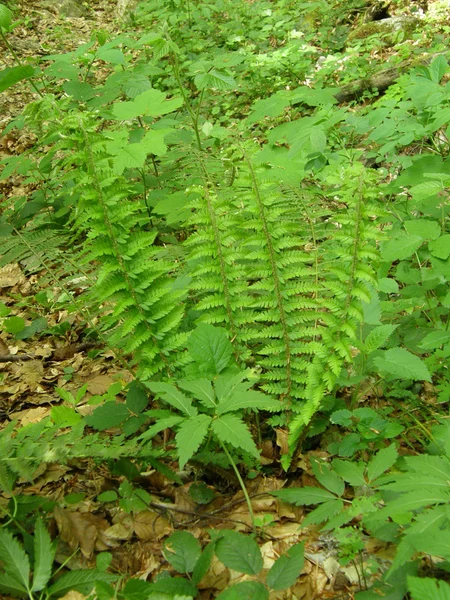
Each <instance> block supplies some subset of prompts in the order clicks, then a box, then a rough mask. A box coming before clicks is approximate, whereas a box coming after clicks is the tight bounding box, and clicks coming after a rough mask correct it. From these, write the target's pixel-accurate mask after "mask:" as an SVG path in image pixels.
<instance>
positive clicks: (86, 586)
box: [48, 569, 118, 598]
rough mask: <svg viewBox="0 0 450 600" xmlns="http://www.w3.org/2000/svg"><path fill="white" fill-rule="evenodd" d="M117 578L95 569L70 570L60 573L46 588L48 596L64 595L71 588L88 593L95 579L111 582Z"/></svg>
mask: <svg viewBox="0 0 450 600" xmlns="http://www.w3.org/2000/svg"><path fill="white" fill-rule="evenodd" d="M117 579H118V576H117V575H112V574H111V573H102V572H101V571H98V570H96V569H89V570H85V569H80V570H75V571H70V572H69V573H64V574H63V575H61V577H60V578H59V579H58V580H57V581H55V583H54V584H53V585H51V586H50V587H49V588H48V594H49V595H50V596H56V597H57V598H59V597H61V596H64V595H65V594H67V593H68V592H70V591H71V590H76V591H78V592H81V593H82V594H89V593H90V591H91V590H92V588H93V587H94V585H95V582H96V581H105V582H106V583H113V582H114V581H117Z"/></svg>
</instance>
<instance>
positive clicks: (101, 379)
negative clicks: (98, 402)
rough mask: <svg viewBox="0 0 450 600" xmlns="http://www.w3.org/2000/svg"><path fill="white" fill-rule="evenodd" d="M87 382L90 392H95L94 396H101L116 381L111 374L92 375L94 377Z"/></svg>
mask: <svg viewBox="0 0 450 600" xmlns="http://www.w3.org/2000/svg"><path fill="white" fill-rule="evenodd" d="M86 383H87V390H88V392H89V393H91V394H93V395H94V396H97V395H98V396H101V395H102V394H105V393H106V392H107V391H108V390H109V388H110V387H111V386H112V384H113V383H114V379H113V378H112V377H111V375H96V376H95V377H92V379H89V380H88V381H87V382H86Z"/></svg>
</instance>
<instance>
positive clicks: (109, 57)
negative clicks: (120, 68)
mask: <svg viewBox="0 0 450 600" xmlns="http://www.w3.org/2000/svg"><path fill="white" fill-rule="evenodd" d="M97 58H99V59H100V60H104V61H105V62H109V63H111V64H113V65H124V64H126V62H127V61H126V58H125V55H124V53H123V52H122V50H119V49H118V48H101V49H100V50H98V51H97Z"/></svg>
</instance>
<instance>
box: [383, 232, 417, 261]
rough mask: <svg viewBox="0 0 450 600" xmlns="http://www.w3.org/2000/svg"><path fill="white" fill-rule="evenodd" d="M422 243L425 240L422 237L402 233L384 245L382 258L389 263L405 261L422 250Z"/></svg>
mask: <svg viewBox="0 0 450 600" xmlns="http://www.w3.org/2000/svg"><path fill="white" fill-rule="evenodd" d="M422 242H423V239H422V238H421V237H420V235H410V234H408V233H402V234H401V235H398V236H397V237H395V238H393V239H391V240H389V241H387V242H385V243H384V244H383V248H382V250H381V257H382V259H383V260H385V261H387V262H393V261H395V260H404V259H405V258H409V257H410V256H411V255H412V254H414V252H415V251H416V250H417V249H418V248H420V246H421V245H422Z"/></svg>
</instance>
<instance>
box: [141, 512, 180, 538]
mask: <svg viewBox="0 0 450 600" xmlns="http://www.w3.org/2000/svg"><path fill="white" fill-rule="evenodd" d="M133 527H134V533H135V534H136V535H137V536H138V538H139V539H141V540H160V539H161V538H163V537H164V536H165V535H169V534H170V533H172V527H171V525H170V523H169V521H168V520H167V519H166V518H165V517H163V516H161V515H159V514H158V513H156V512H154V511H152V510H143V511H142V512H140V513H138V514H137V515H136V517H135V518H134V523H133Z"/></svg>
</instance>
